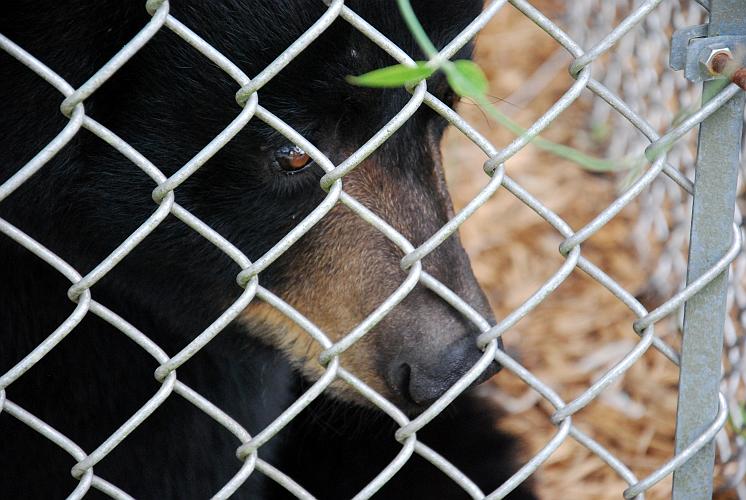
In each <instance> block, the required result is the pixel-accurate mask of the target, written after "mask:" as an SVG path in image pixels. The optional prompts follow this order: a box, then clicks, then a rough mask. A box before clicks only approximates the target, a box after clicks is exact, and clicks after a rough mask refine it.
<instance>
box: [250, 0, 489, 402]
mask: <svg viewBox="0 0 746 500" xmlns="http://www.w3.org/2000/svg"><path fill="white" fill-rule="evenodd" d="M380 3H382V2H370V3H369V4H368V5H367V6H362V3H361V5H360V6H358V5H356V6H355V8H356V9H357V8H358V7H360V9H361V10H360V11H358V12H360V14H361V15H362V16H363V17H364V18H365V19H367V20H368V21H369V22H371V23H372V24H373V25H374V26H376V27H377V28H379V29H380V30H381V31H382V32H384V33H385V34H387V35H390V36H391V38H393V39H394V40H395V41H397V43H399V44H400V45H401V46H402V47H404V48H405V50H407V51H409V53H413V54H416V53H418V50H417V48H416V47H415V46H414V45H413V42H412V41H411V39H410V38H409V36H408V34H407V32H406V28H404V27H403V26H400V25H399V24H400V22H401V21H400V20H398V12H396V10H393V11H392V12H389V13H388V14H386V15H385V16H383V15H382V13H381V6H380V5H372V4H380ZM456 3H458V2H456ZM392 4H393V3H392ZM391 7H394V6H393V5H391ZM415 7H417V5H415ZM434 7H435V6H434V5H428V6H427V7H426V6H425V5H424V4H423V5H421V8H420V9H419V12H420V13H421V14H420V15H421V17H422V21H423V23H424V24H425V26H426V28H427V29H428V32H429V33H431V34H433V37H434V38H435V41H436V44H438V45H439V46H443V45H445V44H446V43H447V42H448V41H450V39H452V37H453V36H455V34H456V33H458V31H459V30H460V29H462V28H463V27H464V26H465V25H466V23H468V21H470V20H471V19H472V18H473V16H475V15H476V13H477V12H478V9H479V5H478V3H477V2H463V3H460V4H459V5H450V6H446V5H444V6H442V7H443V8H442V9H437V8H434ZM438 36H439V37H440V38H438ZM458 57H468V53H467V51H462V54H460V55H459V56H458ZM392 62H393V61H392V60H391V58H390V57H388V56H386V55H385V53H383V52H382V51H381V50H380V49H379V48H378V47H376V46H375V45H374V44H373V43H372V42H370V41H369V40H367V39H365V38H364V37H363V36H362V35H360V34H359V33H358V32H357V31H356V30H351V29H350V28H349V26H348V25H346V23H344V22H340V21H338V22H337V23H335V24H334V25H333V26H332V27H331V28H330V29H329V31H328V32H327V33H325V34H324V35H322V36H321V38H320V39H319V40H318V41H317V42H316V43H315V44H313V45H312V46H311V47H309V48H308V49H307V50H306V51H305V52H303V53H302V54H301V55H300V56H299V57H298V59H297V60H296V61H294V62H293V63H292V64H291V65H290V66H289V67H288V68H287V69H286V70H283V72H282V73H281V74H280V75H279V76H278V77H277V78H276V81H272V82H270V84H268V85H267V87H266V88H263V89H261V90H260V91H259V102H260V104H261V103H267V104H264V105H265V106H266V107H267V109H269V110H270V111H272V112H273V113H276V114H277V115H278V116H280V117H281V118H282V119H283V120H284V121H286V122H287V123H289V124H291V125H292V126H293V127H294V128H295V129H296V130H298V131H300V132H301V133H302V134H303V135H304V136H305V137H306V138H308V139H309V140H310V141H311V142H312V143H313V144H314V145H315V146H317V148H318V149H320V150H321V151H322V152H323V153H324V154H325V155H326V156H327V157H329V158H330V159H331V161H332V162H333V163H334V164H339V163H341V162H342V161H343V160H345V159H346V158H348V157H349V156H350V155H351V154H352V153H354V152H355V151H356V149H357V148H358V147H360V146H361V145H362V144H363V143H364V142H365V141H366V140H368V139H369V138H370V137H372V136H373V135H374V134H375V133H376V132H377V130H379V128H381V127H383V126H384V125H385V124H386V123H387V122H388V121H389V120H390V119H391V118H392V117H393V116H394V115H395V114H396V113H397V112H398V111H399V110H400V109H401V108H402V107H403V106H404V105H405V104H406V103H407V102H408V100H409V99H411V95H410V94H409V93H407V92H406V91H405V90H404V89H396V90H384V91H382V90H377V89H363V88H357V87H353V86H350V85H348V84H347V83H346V82H345V76H347V75H355V74H360V73H362V72H365V71H368V70H370V69H374V68H376V67H383V66H386V65H389V64H392ZM428 90H429V92H431V93H432V94H434V95H435V96H436V97H438V98H440V99H441V100H443V101H444V102H446V104H449V105H453V104H454V95H453V93H452V92H451V91H450V89H449V88H448V85H447V84H446V82H445V80H444V78H443V76H442V75H436V76H434V77H432V78H431V79H429V80H428ZM444 125H445V123H444V120H442V118H440V117H438V116H437V115H436V114H435V113H434V112H432V111H431V110H430V109H429V108H427V107H426V106H425V105H423V106H422V108H421V109H420V110H419V111H418V112H417V113H416V114H415V115H414V117H412V118H411V119H410V120H409V121H408V122H407V123H406V124H405V125H404V126H403V127H402V128H401V129H400V130H398V131H397V132H396V133H395V134H394V135H393V136H392V137H391V138H390V139H388V140H387V141H386V142H385V143H384V144H383V145H382V146H381V147H380V148H379V149H378V150H377V151H376V152H375V153H374V154H373V155H371V156H370V157H368V158H367V159H366V160H365V161H363V162H362V163H361V164H360V165H359V166H358V167H356V168H355V170H353V171H352V172H351V173H350V174H348V175H347V176H345V177H344V178H343V180H342V183H343V189H344V191H345V192H346V193H349V194H350V195H352V196H353V197H354V198H355V199H357V200H358V201H359V202H361V203H362V204H363V205H365V206H366V207H367V208H368V209H370V210H371V211H372V212H374V213H375V214H376V215H378V216H379V217H381V218H382V219H383V220H385V221H386V222H387V223H388V224H390V225H391V226H392V227H394V228H395V229H396V230H397V231H399V232H400V233H402V234H403V235H404V236H405V237H406V238H407V239H408V240H409V241H410V242H412V243H413V244H414V245H415V246H417V245H419V244H421V243H423V242H424V241H425V240H426V239H427V238H429V237H430V236H431V235H432V234H434V233H435V232H436V231H437V230H438V229H439V228H440V227H441V226H442V225H444V224H445V223H446V222H447V221H448V219H449V218H450V217H451V216H452V215H453V209H452V206H451V202H450V198H449V195H448V192H447V188H446V185H445V181H444V176H443V170H442V165H441V158H440V141H441V138H442V134H443V130H444ZM264 137H266V140H265V141H264V142H261V143H256V144H255V146H254V147H255V151H259V152H260V153H259V154H258V155H256V156H253V157H252V161H251V163H247V168H249V169H250V170H251V173H250V174H249V175H251V176H252V182H251V184H252V185H253V186H257V189H256V190H252V191H251V194H250V195H249V196H251V197H252V198H253V199H254V200H255V204H254V206H255V207H256V208H255V209H254V210H253V212H254V215H257V214H256V212H264V213H265V215H264V216H263V217H262V218H263V220H262V222H261V224H257V223H256V222H253V221H252V220H251V217H247V218H248V220H246V221H244V222H246V223H247V224H251V225H252V229H251V231H247V233H248V234H249V235H251V234H257V231H264V232H265V236H263V237H262V238H263V240H264V241H266V242H272V243H274V242H276V241H277V240H278V239H279V238H280V237H282V236H283V235H285V234H287V232H288V231H290V230H291V229H292V228H293V227H295V225H296V224H297V223H298V222H299V221H300V220H302V219H303V218H304V217H305V216H306V215H307V214H308V213H309V212H310V211H311V210H312V209H313V208H314V207H316V206H317V205H318V204H319V203H320V202H321V200H322V199H323V197H324V195H325V193H324V192H323V191H322V190H321V189H320V188H319V180H320V178H321V176H322V175H323V174H324V172H323V171H322V169H321V168H320V167H319V166H317V165H315V164H314V162H313V161H312V160H310V158H309V157H308V156H307V155H305V154H304V152H303V151H302V150H301V149H299V148H297V147H295V146H294V145H293V144H292V143H290V142H289V141H287V139H285V138H284V137H282V136H281V135H279V134H277V133H276V132H274V131H271V130H265V131H264ZM270 207H271V208H270ZM270 216H271V219H270ZM257 226H262V228H261V229H259V228H258V227H257ZM249 237H250V236H249ZM250 256H251V258H257V257H259V256H261V252H258V253H255V254H252V255H250ZM402 256H403V253H402V251H401V250H400V249H399V248H398V247H397V246H396V245H395V244H393V243H392V242H391V241H390V240H388V239H387V238H386V237H385V236H384V235H383V234H382V233H381V232H380V231H379V230H377V229H375V228H374V227H373V226H371V225H370V224H368V223H367V222H365V221H364V220H362V219H361V218H360V217H359V216H357V215H356V214H354V213H353V212H352V211H351V210H350V209H348V208H347V207H345V206H344V205H343V204H341V203H339V204H338V205H337V206H336V207H335V208H334V209H332V211H331V212H330V213H329V214H328V215H326V216H325V217H324V218H323V219H322V220H321V221H320V222H319V223H318V224H317V225H316V226H315V227H314V228H313V229H312V230H311V231H310V232H309V233H308V234H307V235H305V236H304V237H303V238H302V239H301V240H300V241H299V242H298V243H296V244H295V245H294V246H293V247H291V248H290V250H289V251H288V252H287V253H286V254H285V255H283V257H281V258H280V259H278V261H276V262H275V263H274V264H273V265H272V266H271V267H270V269H269V270H268V271H269V274H270V275H271V284H272V285H271V288H272V290H273V291H274V292H275V293H277V294H278V295H280V296H281V297H282V298H283V299H284V300H286V301H287V302H289V303H290V304H291V305H293V306H294V307H295V308H296V309H297V310H299V311H300V312H301V313H303V314H304V315H305V316H306V317H308V318H309V319H311V320H312V321H313V322H314V323H315V324H316V325H317V326H319V327H320V328H321V329H322V330H323V331H324V332H325V333H326V334H327V335H328V336H329V337H330V338H331V340H332V341H338V340H340V339H341V338H342V337H344V336H345V335H346V334H348V333H350V332H351V331H353V329H355V327H357V326H358V325H359V324H360V323H361V322H363V321H364V320H365V319H366V317H368V315H369V314H370V313H372V312H373V311H374V310H375V309H376V308H377V307H378V306H379V305H381V304H382V303H383V302H384V301H385V300H386V298H387V297H389V295H390V294H391V293H392V292H394V291H395V290H396V289H397V288H398V287H399V286H400V285H401V284H402V282H403V281H404V280H405V278H406V277H407V273H405V272H404V271H402V270H401V268H400V261H401V258H402ZM423 269H424V270H425V271H427V272H428V273H430V274H432V275H433V276H435V277H436V278H438V279H439V280H441V281H442V282H443V283H444V284H446V285H447V286H448V287H449V288H451V289H452V290H453V291H455V292H456V293H457V294H458V295H459V296H461V297H462V298H463V299H465V300H466V301H467V302H468V303H470V304H471V305H472V307H474V308H475V309H476V310H477V311H478V312H479V313H481V314H482V315H484V316H485V317H487V318H491V312H490V309H489V306H488V304H487V301H486V299H485V297H484V295H483V293H482V291H481V290H480V288H479V286H478V284H477V283H476V281H475V279H474V276H473V274H472V272H471V269H470V266H469V262H468V258H467V256H466V254H465V252H464V250H463V248H462V247H461V245H460V242H459V240H458V237H457V236H453V237H451V238H449V239H448V240H447V241H446V242H444V243H443V244H442V245H441V246H440V247H439V248H438V249H437V250H436V251H434V252H433V253H432V254H430V255H429V256H428V257H426V258H425V259H424V261H423ZM265 282H266V281H263V280H262V277H261V276H260V283H265ZM239 321H240V323H241V324H243V325H245V327H246V329H247V331H248V332H249V334H250V335H253V336H257V337H259V338H262V339H265V340H266V341H269V342H270V343H271V344H272V345H275V346H277V347H279V348H280V349H282V350H283V351H284V352H285V353H286V354H287V355H288V357H289V358H290V359H291V360H292V361H293V362H294V364H295V365H296V366H298V367H299V368H300V369H301V370H302V372H303V373H304V374H305V375H306V376H307V377H309V378H311V379H316V378H318V377H319V376H320V375H321V374H322V373H323V370H324V368H323V366H322V365H321V363H320V362H319V355H320V353H321V352H322V350H323V349H322V348H321V346H320V345H319V344H318V343H317V342H316V341H315V340H313V339H312V338H311V337H310V336H309V335H308V333H306V332H305V331H304V330H303V329H301V328H300V327H299V326H297V325H296V324H295V323H294V322H293V321H291V320H290V319H288V318H287V317H286V316H285V315H283V314H281V313H279V312H278V311H276V310H275V309H274V308H272V307H271V306H269V305H267V304H264V303H262V302H261V301H254V302H253V303H252V304H251V305H250V306H249V307H248V308H247V310H246V311H245V312H244V313H243V314H242V315H241V317H240V320H239ZM477 334H478V331H477V330H476V328H475V327H474V326H473V325H471V324H469V322H468V321H466V320H465V319H464V318H462V317H461V316H460V315H459V313H457V312H456V311H455V310H454V309H453V308H452V307H451V306H449V305H448V304H446V303H445V302H444V301H443V300H442V299H440V298H438V297H437V296H436V295H435V294H434V293H433V292H431V291H429V290H427V289H426V288H424V287H423V286H422V285H418V286H417V287H416V288H415V289H414V290H413V291H412V293H410V295H409V296H408V297H407V298H406V299H405V300H404V301H403V302H402V303H401V304H399V305H398V306H397V307H395V308H394V310H393V311H392V312H391V313H390V314H389V315H387V316H386V317H385V319H384V320H383V321H382V322H381V323H379V324H378V325H377V326H376V327H375V328H374V329H373V330H371V331H370V332H368V333H367V334H366V335H365V336H364V337H363V338H362V339H360V340H359V341H358V342H356V343H355V344H353V345H352V346H351V347H350V348H349V349H348V350H347V351H346V352H345V353H344V354H343V355H342V356H341V362H342V366H344V367H346V368H347V369H348V370H349V371H351V372H353V373H354V374H356V375H357V376H358V377H360V378H362V379H363V380H364V381H365V382H366V383H368V384H369V385H370V386H372V387H373V388H374V389H376V390H377V391H379V392H380V393H382V394H383V395H384V396H386V397H388V398H390V399H392V400H394V401H395V402H396V403H397V404H398V405H400V407H402V408H405V409H408V410H410V411H417V410H418V409H420V408H422V407H423V406H425V405H427V404H429V403H430V402H432V401H433V400H434V399H435V398H437V397H438V396H440V395H441V394H442V393H443V392H444V391H445V390H446V389H447V388H448V387H450V386H451V385H452V384H453V383H454V382H455V381H456V380H457V379H458V378H459V377H460V376H461V375H463V373H464V372H465V371H466V370H467V369H468V368H470V367H471V366H473V364H474V363H475V362H476V361H477V359H478V358H479V356H480V355H481V351H479V350H478V348H477V347H476V342H475V339H476V335H477ZM495 367H496V365H494V364H493V367H492V370H488V371H487V373H486V374H485V375H484V376H483V379H484V377H486V376H488V375H490V374H492V373H494V368H495ZM332 388H333V389H334V390H335V391H337V394H338V395H339V396H341V397H343V398H348V399H352V400H358V399H360V398H359V396H358V395H357V393H356V392H355V391H353V390H351V389H350V388H349V387H348V386H347V385H346V384H343V383H337V382H335V384H333V386H332Z"/></svg>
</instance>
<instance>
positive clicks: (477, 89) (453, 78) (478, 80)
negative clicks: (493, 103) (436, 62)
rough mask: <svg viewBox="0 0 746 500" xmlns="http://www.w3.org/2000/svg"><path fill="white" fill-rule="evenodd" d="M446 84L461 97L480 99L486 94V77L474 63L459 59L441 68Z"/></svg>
mask: <svg viewBox="0 0 746 500" xmlns="http://www.w3.org/2000/svg"><path fill="white" fill-rule="evenodd" d="M443 69H444V70H445V72H446V77H447V78H448V84H449V85H450V86H451V88H452V89H453V91H454V92H456V93H457V94H458V95H460V96H461V97H473V98H476V97H480V96H483V95H485V94H486V93H487V89H488V87H489V85H488V83H487V77H486V76H484V72H483V71H482V68H480V67H479V66H478V65H477V64H476V63H475V62H473V61H469V60H466V59H459V60H458V61H453V63H451V64H447V65H445V66H444V68H443Z"/></svg>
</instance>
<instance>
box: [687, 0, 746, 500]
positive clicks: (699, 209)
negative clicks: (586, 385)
mask: <svg viewBox="0 0 746 500" xmlns="http://www.w3.org/2000/svg"><path fill="white" fill-rule="evenodd" d="M744 34H746V0H712V1H711V2H710V23H709V26H708V37H714V36H720V35H744ZM713 85H718V82H712V81H710V82H705V88H704V94H705V95H707V92H708V90H711V89H712V88H713V87H712V86H713ZM745 100H746V98H745V96H744V93H743V92H741V93H739V94H737V95H736V96H734V97H733V98H732V99H731V100H730V101H728V102H727V103H726V104H725V105H723V106H722V107H721V108H720V109H719V110H718V111H716V112H715V113H713V114H712V115H711V116H710V117H709V118H707V119H706V120H705V121H704V122H702V125H701V127H700V130H699V144H698V152H697V167H696V175H695V187H694V203H693V207H692V228H691V245H690V248H689V268H688V274H687V283H691V282H692V281H694V280H695V279H696V278H697V277H699V276H700V275H702V274H703V273H704V272H705V271H707V269H709V268H711V267H712V266H713V265H714V264H715V263H716V262H717V261H718V260H719V259H720V258H721V257H722V256H723V255H724V254H725V252H726V251H727V249H728V247H729V246H730V244H731V235H732V230H731V227H732V223H733V214H734V207H735V197H736V181H737V178H738V166H739V161H740V158H739V157H740V151H741V131H742V126H743V109H744V101H745ZM727 281H728V271H727V270H726V271H725V272H723V273H722V274H721V275H720V276H719V277H718V278H716V279H715V280H713V281H712V282H711V283H710V284H709V285H707V287H705V288H704V289H703V290H702V291H701V292H700V293H699V294H697V295H695V296H694V297H693V298H692V299H691V300H689V301H688V302H687V304H686V306H685V309H684V340H683V347H682V356H681V373H680V376H679V401H678V412H677V416H676V452H677V453H679V452H681V451H682V450H683V449H684V448H685V447H686V446H687V445H688V444H690V443H691V442H692V441H693V440H695V439H696V438H697V437H698V436H699V435H700V434H701V433H702V432H703V431H704V430H705V429H706V428H707V427H708V425H709V424H710V423H711V422H712V421H713V419H714V418H715V416H716V414H717V412H718V391H719V385H720V371H721V355H722V346H723V326H724V321H725V314H726V293H727ZM714 460H715V447H714V442H711V443H710V444H708V445H707V446H705V447H704V448H702V449H701V450H700V451H699V452H698V453H697V454H695V455H694V456H693V457H692V458H691V459H690V460H689V461H688V462H687V463H686V464H684V465H683V466H682V467H681V468H680V469H678V470H677V471H676V472H675V473H674V480H673V498H674V499H675V500H689V499H710V498H712V477H713V466H714Z"/></svg>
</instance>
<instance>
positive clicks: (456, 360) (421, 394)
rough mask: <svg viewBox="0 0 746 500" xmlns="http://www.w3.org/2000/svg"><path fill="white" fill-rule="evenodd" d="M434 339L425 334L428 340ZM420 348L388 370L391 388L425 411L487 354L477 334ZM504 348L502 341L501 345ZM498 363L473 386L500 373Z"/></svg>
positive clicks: (493, 364) (388, 381)
mask: <svg viewBox="0 0 746 500" xmlns="http://www.w3.org/2000/svg"><path fill="white" fill-rule="evenodd" d="M428 337H430V338H433V336H431V335H425V338H428ZM426 343H427V340H424V341H423V342H422V348H421V349H418V348H417V347H416V346H414V347H412V348H410V349H408V350H407V351H405V352H403V353H402V354H401V355H400V356H396V357H395V358H394V359H392V360H391V361H390V363H389V364H388V367H387V369H386V371H385V375H386V383H387V384H388V386H389V389H390V390H391V391H392V392H393V393H394V394H396V395H398V396H399V397H400V398H402V399H403V400H405V401H406V402H407V403H409V404H410V405H415V406H416V407H418V408H424V407H426V406H429V405H430V404H432V403H433V402H434V401H435V400H437V399H438V398H439V397H440V396H442V395H443V394H444V393H445V392H446V391H447V390H448V389H449V388H450V387H451V386H453V385H454V384H455V383H456V382H458V380H459V379H460V378H461V377H463V376H464V375H465V374H466V372H468V371H469V370H470V369H471V368H472V367H474V366H475V365H476V364H477V363H478V362H479V360H480V358H481V357H482V356H483V355H484V352H483V351H482V350H481V349H479V348H478V347H477V345H476V334H475V335H469V336H465V337H462V338H460V339H458V340H456V341H455V342H452V343H451V344H448V345H445V346H443V347H442V348H435V349H433V346H428V345H426ZM498 347H499V348H500V349H502V342H500V343H499V344H498ZM500 368H501V366H500V365H499V364H498V363H497V362H496V361H494V360H492V362H491V363H490V364H489V365H487V367H486V368H485V369H484V370H482V372H481V373H480V375H479V377H478V378H477V379H476V380H475V381H474V382H473V383H472V384H471V385H477V384H480V383H482V382H484V381H485V380H487V379H489V378H490V377H491V376H493V375H494V374H495V373H497V372H498V371H499V370H500Z"/></svg>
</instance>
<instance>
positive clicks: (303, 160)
mask: <svg viewBox="0 0 746 500" xmlns="http://www.w3.org/2000/svg"><path fill="white" fill-rule="evenodd" d="M311 163H313V161H312V160H311V157H310V156H308V154H306V152H305V151H303V150H302V149H301V148H299V147H298V146H283V147H281V148H280V149H278V150H277V151H275V157H274V160H273V161H272V164H273V165H275V167H276V168H278V169H279V170H280V171H281V172H284V173H286V174H297V173H298V172H300V171H302V170H305V169H306V167H308V166H309V165H310V164H311Z"/></svg>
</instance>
